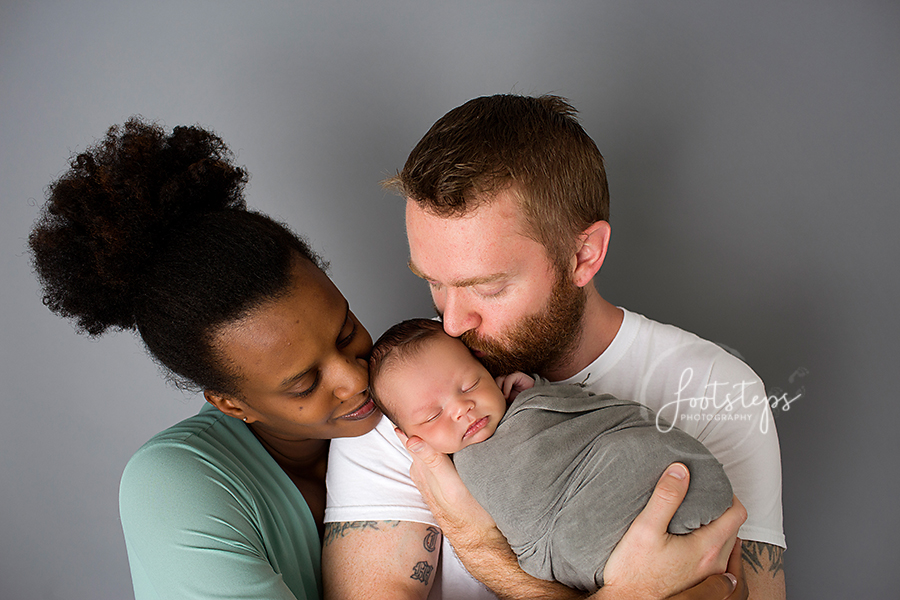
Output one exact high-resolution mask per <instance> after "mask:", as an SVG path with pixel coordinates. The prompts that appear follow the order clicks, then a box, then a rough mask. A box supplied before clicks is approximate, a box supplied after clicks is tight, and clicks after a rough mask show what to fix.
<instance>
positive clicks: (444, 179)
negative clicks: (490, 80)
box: [385, 94, 609, 267]
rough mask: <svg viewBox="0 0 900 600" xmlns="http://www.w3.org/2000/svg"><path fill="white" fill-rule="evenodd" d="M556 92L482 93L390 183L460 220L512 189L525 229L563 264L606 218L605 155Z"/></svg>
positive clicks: (444, 122) (452, 115)
mask: <svg viewBox="0 0 900 600" xmlns="http://www.w3.org/2000/svg"><path fill="white" fill-rule="evenodd" d="M576 112H577V111H576V110H575V108H573V107H572V105H571V104H569V102H568V101H567V100H566V99H565V98H560V97H559V96H549V95H545V96H540V97H529V96H516V95H506V94H504V95H497V96H483V97H481V98H475V99H473V100H469V101H468V102H466V103H465V104H463V105H462V106H459V107H457V108H454V109H453V110H451V111H450V112H448V113H447V114H446V115H444V116H443V117H441V118H440V119H439V120H438V121H437V122H436V123H435V124H434V125H433V126H432V127H431V129H429V130H428V133H426V134H425V136H424V137H423V138H422V139H421V140H420V141H419V143H418V144H417V145H416V147H415V148H413V150H412V152H411V153H410V155H409V158H408V159H407V161H406V164H405V165H404V166H403V170H402V171H401V172H400V173H399V174H398V175H397V176H395V177H392V178H390V179H388V180H387V181H385V186H386V187H389V188H393V189H396V190H397V191H399V192H400V193H401V194H402V195H403V196H405V197H406V198H408V199H410V200H413V201H415V202H417V203H418V204H419V206H420V207H421V208H423V209H424V210H426V211H428V212H430V213H433V214H435V215H438V216H441V217H460V216H463V215H465V214H468V213H469V212H471V211H472V210H475V209H476V208H478V206H479V205H481V204H483V203H485V202H488V201H490V199H491V197H492V196H493V194H496V193H497V192H500V191H503V190H506V189H512V190H513V191H514V192H515V193H516V194H517V195H518V197H519V202H520V206H521V207H522V212H523V214H524V216H525V222H526V225H527V226H528V228H529V230H530V231H527V232H526V233H528V234H529V235H530V236H532V237H533V238H534V239H535V240H536V241H537V242H539V243H541V244H543V246H544V247H545V248H546V249H547V252H548V254H549V256H550V258H551V260H553V261H554V262H555V263H556V264H557V266H558V267H564V266H566V265H567V263H568V260H569V258H570V256H571V252H572V250H573V248H574V242H575V239H576V237H577V236H578V234H580V233H581V232H582V231H584V230H585V229H587V227H588V226H590V225H591V224H592V223H595V222H597V221H608V220H609V188H608V186H607V182H606V170H605V169H604V165H603V157H602V156H601V154H600V151H599V150H598V149H597V146H596V145H595V144H594V142H593V140H591V138H590V137H589V136H588V135H587V133H585V131H584V129H582V127H581V125H580V124H579V123H578V120H577V119H576V116H575V115H576Z"/></svg>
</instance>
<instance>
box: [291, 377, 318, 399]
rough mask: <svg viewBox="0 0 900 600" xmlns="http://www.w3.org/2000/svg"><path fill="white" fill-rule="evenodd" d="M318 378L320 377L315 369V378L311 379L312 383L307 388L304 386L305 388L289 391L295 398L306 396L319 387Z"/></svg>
mask: <svg viewBox="0 0 900 600" xmlns="http://www.w3.org/2000/svg"><path fill="white" fill-rule="evenodd" d="M319 379H320V375H319V372H318V371H316V378H315V379H313V382H312V384H311V385H310V386H309V387H308V388H306V389H305V390H300V391H297V392H291V395H292V396H294V397H295V398H306V397H307V396H309V395H310V394H312V393H313V392H314V391H316V388H317V387H319Z"/></svg>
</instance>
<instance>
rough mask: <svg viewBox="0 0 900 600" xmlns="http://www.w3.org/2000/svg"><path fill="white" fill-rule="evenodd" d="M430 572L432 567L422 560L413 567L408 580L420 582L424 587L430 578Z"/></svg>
mask: <svg viewBox="0 0 900 600" xmlns="http://www.w3.org/2000/svg"><path fill="white" fill-rule="evenodd" d="M432 571H434V567H432V566H431V565H429V564H428V563H427V562H425V561H424V560H422V561H419V562H417V563H416V566H415V567H413V572H412V575H410V576H409V578H410V579H415V580H416V581H421V582H422V583H424V584H425V585H428V580H429V579H430V578H431V572H432Z"/></svg>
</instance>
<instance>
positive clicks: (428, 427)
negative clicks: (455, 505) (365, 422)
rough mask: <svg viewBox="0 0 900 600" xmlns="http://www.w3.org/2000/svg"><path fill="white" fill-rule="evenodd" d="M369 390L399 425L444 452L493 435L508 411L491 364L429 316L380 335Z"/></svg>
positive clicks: (456, 449)
mask: <svg viewBox="0 0 900 600" xmlns="http://www.w3.org/2000/svg"><path fill="white" fill-rule="evenodd" d="M369 389H370V391H371V394H372V397H373V398H374V399H375V402H376V403H377V404H378V406H379V407H380V408H381V410H382V412H384V414H385V415H387V417H388V418H389V419H390V420H391V421H392V422H393V423H394V425H396V426H397V427H399V428H400V429H401V430H402V431H403V432H404V433H405V434H406V435H407V436H413V435H417V436H419V437H420V438H422V439H423V440H425V441H426V442H428V443H429V444H430V445H431V446H432V447H433V448H434V449H435V450H437V451H438V452H443V453H445V454H452V453H454V452H457V451H459V450H461V449H463V448H465V447H466V446H468V445H469V444H474V443H476V442H481V441H484V440H486V439H488V438H489V437H491V436H492V435H493V434H494V431H495V430H496V429H497V424H498V423H499V422H500V418H501V417H503V414H504V413H505V412H506V399H505V398H504V397H503V392H502V391H501V390H500V388H499V387H498V386H497V384H496V383H495V382H494V378H493V377H491V375H490V373H488V371H487V369H485V368H484V366H483V365H482V364H481V363H480V362H479V361H478V360H477V359H476V358H475V357H474V356H472V353H471V352H469V349H468V348H466V346H465V345H464V344H463V343H462V342H460V341H459V340H458V339H456V338H453V337H450V336H449V335H447V334H446V333H444V330H443V327H442V326H441V323H440V322H438V321H431V320H428V319H410V320H408V321H403V322H401V323H397V324H396V325H394V326H393V327H391V328H390V329H388V330H387V331H386V332H384V334H383V335H382V336H381V337H380V338H378V341H376V342H375V345H374V346H373V347H372V354H371V357H370V358H369Z"/></svg>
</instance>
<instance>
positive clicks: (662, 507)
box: [406, 437, 746, 600]
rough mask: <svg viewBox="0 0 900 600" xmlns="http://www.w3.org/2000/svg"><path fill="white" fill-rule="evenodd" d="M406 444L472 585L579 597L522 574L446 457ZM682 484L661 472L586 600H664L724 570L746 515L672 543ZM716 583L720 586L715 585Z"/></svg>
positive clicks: (738, 510)
mask: <svg viewBox="0 0 900 600" xmlns="http://www.w3.org/2000/svg"><path fill="white" fill-rule="evenodd" d="M406 445H407V448H408V449H409V450H410V453H411V454H412V456H413V464H412V467H411V468H410V475H411V476H412V478H413V481H414V482H415V483H416V485H417V487H418V488H419V490H420V491H421V492H422V495H423V497H424V498H425V501H426V502H427V503H428V505H429V506H430V507H431V510H432V513H433V514H434V516H435V518H436V520H437V521H438V523H439V524H440V526H441V529H442V531H443V533H444V535H446V536H447V538H448V539H449V540H450V543H451V544H452V545H453V547H454V549H455V550H456V553H457V555H458V556H459V558H460V560H462V562H463V564H464V565H465V566H466V568H467V569H468V570H469V571H470V572H471V573H472V575H473V576H475V578H476V579H478V580H480V581H481V582H482V583H484V584H485V585H486V586H488V588H490V589H491V590H492V591H493V592H494V593H495V594H496V595H497V596H498V597H499V598H502V599H513V598H577V597H581V596H583V594H579V593H578V592H575V591H573V590H570V589H568V588H566V587H564V586H562V585H560V584H556V583H552V582H547V581H543V580H540V579H536V578H533V577H531V576H530V575H527V574H526V573H524V572H523V571H522V570H521V569H520V568H519V566H518V562H517V561H516V557H515V555H514V554H513V552H512V551H511V550H510V549H509V546H508V544H507V543H506V540H505V538H504V537H503V535H502V534H501V533H500V531H499V530H497V528H496V525H495V524H494V521H493V519H492V518H491V517H490V515H488V513H487V512H486V511H485V510H484V509H483V508H482V507H481V506H480V505H479V504H478V502H477V501H476V500H475V499H474V498H473V497H472V495H471V494H470V493H469V492H468V490H467V489H466V488H465V485H463V483H462V481H461V480H460V478H459V476H458V475H457V473H456V469H455V468H454V467H453V464H452V462H451V461H450V460H449V458H447V457H446V456H445V455H443V454H440V453H437V452H435V451H434V450H433V449H432V448H430V447H429V446H428V445H427V444H426V443H425V442H423V441H422V440H420V439H419V438H416V437H414V438H412V439H411V440H407V441H406ZM679 473H680V474H681V476H680V477H679V476H678V474H679ZM687 485H688V476H687V470H686V469H685V468H684V466H682V465H679V466H673V467H670V468H669V469H667V470H666V473H665V474H664V475H663V477H662V478H661V479H660V482H659V484H657V487H656V490H655V491H654V493H653V496H652V497H651V500H650V502H649V503H648V505H647V507H646V508H645V509H644V511H643V512H642V513H641V514H640V515H639V516H638V518H637V519H635V521H634V523H632V526H631V528H629V530H628V532H627V533H626V535H625V537H624V538H623V539H622V541H621V542H620V543H619V545H618V546H617V547H616V550H615V551H614V552H613V555H612V556H611V557H610V560H609V561H608V562H607V565H606V571H605V572H604V579H605V581H606V582H607V584H606V585H605V586H604V587H603V588H601V589H600V590H599V591H598V592H597V593H596V594H595V595H594V596H592V598H596V599H597V600H603V599H608V600H613V599H615V600H620V599H626V598H642V599H644V598H664V597H666V596H667V595H670V594H672V593H675V592H677V591H679V590H680V589H684V588H685V587H687V586H689V585H693V584H696V583H698V582H701V581H702V580H703V579H704V578H706V577H707V576H709V575H710V574H712V573H717V572H718V573H721V572H722V571H724V570H725V566H726V563H727V561H728V558H729V555H730V553H731V552H730V551H731V549H732V546H733V545H734V539H735V535H736V532H737V530H738V528H739V527H740V525H741V523H743V521H744V520H745V519H746V511H745V510H744V508H743V506H741V505H740V503H739V502H736V503H735V505H734V506H733V507H732V508H730V509H729V510H728V511H726V513H725V514H724V515H722V517H720V518H719V519H717V520H716V521H714V522H713V523H711V524H710V525H707V526H705V527H702V528H700V529H698V530H697V531H695V532H693V533H691V534H689V535H686V536H672V535H670V534H668V533H667V531H666V529H667V527H668V523H669V521H670V520H671V518H672V515H673V514H674V513H675V510H676V509H677V508H678V506H679V505H680V504H681V501H682V499H683V498H684V494H685V493H686V492H687ZM717 580H718V582H719V583H720V584H721V583H722V578H717ZM725 581H726V582H727V578H726V579H725ZM692 594H693V595H691V596H686V597H685V600H687V599H688V598H694V599H701V598H709V599H710V600H712V599H714V598H715V599H717V600H720V599H721V598H724V597H728V596H727V594H726V596H722V595H721V593H720V589H719V588H718V587H717V586H714V585H713V586H711V585H707V586H705V587H701V589H699V590H692ZM698 594H700V595H698ZM702 594H708V595H702ZM675 598H679V597H678V596H675ZM679 600H681V599H680V598H679Z"/></svg>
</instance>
